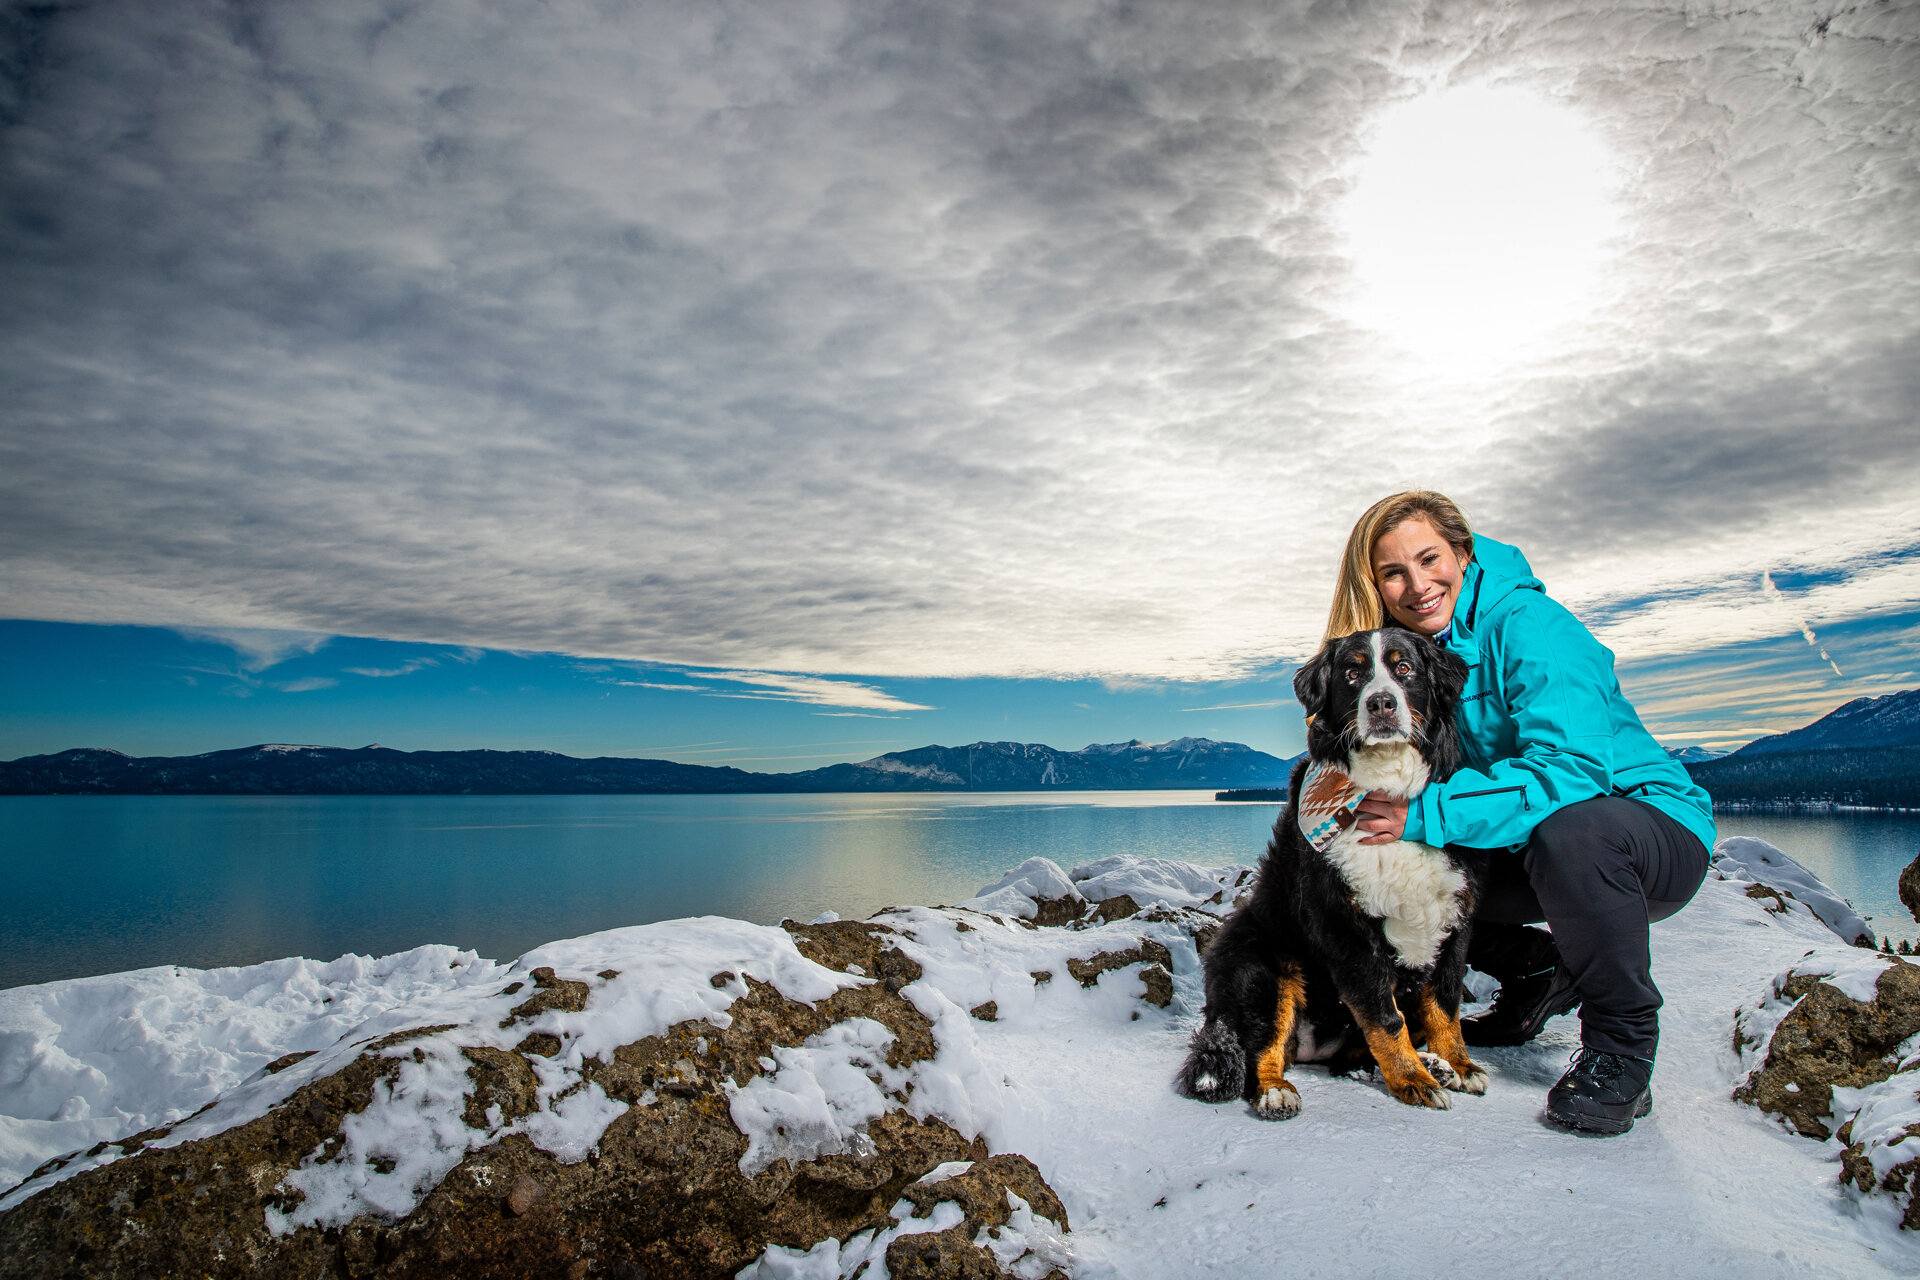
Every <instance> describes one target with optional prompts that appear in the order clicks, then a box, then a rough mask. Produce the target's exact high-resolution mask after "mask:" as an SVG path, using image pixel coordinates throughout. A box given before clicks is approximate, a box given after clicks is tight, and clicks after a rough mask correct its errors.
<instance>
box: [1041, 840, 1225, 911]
mask: <svg viewBox="0 0 1920 1280" xmlns="http://www.w3.org/2000/svg"><path fill="white" fill-rule="evenodd" d="M1239 870H1240V869H1239V868H1237V867H1232V868H1226V869H1224V870H1223V869H1221V868H1217V867H1196V866H1194V865H1193V864H1192V863H1191V862H1176V861H1175V860H1174V859H1172V858H1134V857H1128V856H1126V855H1124V854H1122V855H1119V856H1116V857H1112V858H1102V859H1100V860H1099V861H1098V862H1089V863H1086V864H1084V865H1082V866H1078V867H1075V868H1074V869H1073V870H1072V871H1071V872H1069V873H1068V877H1069V879H1071V880H1072V882H1073V886H1074V888H1075V889H1077V890H1078V891H1079V893H1080V894H1081V896H1082V897H1084V898H1086V899H1087V901H1089V902H1102V901H1105V900H1106V899H1108V898H1113V897H1118V896H1119V895H1120V894H1123V893H1124V894H1127V895H1129V896H1130V897H1132V899H1133V900H1134V901H1135V902H1136V903H1138V904H1139V905H1140V906H1142V907H1150V906H1152V905H1153V904H1154V903H1156V902H1162V903H1165V904H1166V905H1168V906H1170V907H1198V908H1200V909H1201V910H1203V911H1206V910H1211V911H1216V912H1223V913H1224V912H1225V911H1226V910H1227V909H1228V908H1227V907H1224V906H1221V905H1220V902H1219V901H1216V899H1219V900H1224V901H1226V902H1229V903H1230V902H1231V901H1232V899H1233V881H1234V880H1235V879H1236V878H1238V876H1239Z"/></svg>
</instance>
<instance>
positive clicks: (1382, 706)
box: [1367, 689, 1400, 716]
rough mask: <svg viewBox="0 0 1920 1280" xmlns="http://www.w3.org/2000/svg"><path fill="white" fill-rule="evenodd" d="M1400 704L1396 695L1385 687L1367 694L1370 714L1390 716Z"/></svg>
mask: <svg viewBox="0 0 1920 1280" xmlns="http://www.w3.org/2000/svg"><path fill="white" fill-rule="evenodd" d="M1399 705H1400V704H1399V702H1398V701H1397V700H1396V699H1395V698H1394V696H1393V695H1392V694H1390V693H1388V692H1387V691H1386V690H1385V689H1382V690H1381V691H1380V692H1378V693H1370V694H1368V695H1367V714H1368V715H1370V716H1390V715H1392V714H1393V712H1394V709H1395V708H1396V707H1398V706H1399Z"/></svg>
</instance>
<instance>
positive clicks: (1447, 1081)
mask: <svg viewBox="0 0 1920 1280" xmlns="http://www.w3.org/2000/svg"><path fill="white" fill-rule="evenodd" d="M1418 1052H1419V1058H1420V1065H1421V1066H1423V1067H1425V1068H1426V1069H1427V1074H1428V1075H1430V1076H1432V1077H1433V1082H1434V1083H1435V1084H1437V1085H1439V1086H1440V1087H1441V1088H1442V1089H1459V1088H1460V1087H1461V1085H1460V1076H1459V1073H1458V1072H1456V1071H1455V1070H1454V1069H1453V1064H1452V1063H1451V1062H1448V1061H1447V1060H1446V1059H1445V1058H1443V1057H1441V1056H1440V1055H1439V1054H1437V1053H1429V1052H1427V1051H1426V1050H1425V1049H1421V1050H1419V1051H1418Z"/></svg>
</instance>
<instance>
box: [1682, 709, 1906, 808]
mask: <svg viewBox="0 0 1920 1280" xmlns="http://www.w3.org/2000/svg"><path fill="white" fill-rule="evenodd" d="M1687 772H1688V773H1690V774H1692V775H1693V780H1694V781H1695V782H1698V783H1699V784H1700V785H1701V786H1702V787H1705V788H1706V790H1707V794H1709V795H1711V796H1712V797H1713V800H1714V803H1715V804H1716V805H1728V806H1732V807H1736V808H1792V807H1797V806H1802V805H1821V806H1824V805H1848V806H1858V807H1861V808H1868V809H1913V808H1920V689H1908V690H1906V691H1905V692H1902V693H1889V694H1883V695H1882V696H1880V697H1878V698H1856V699H1854V700H1853V701H1852V702H1849V703H1845V704H1844V705H1842V706H1839V707H1836V708H1834V709H1833V710H1832V711H1830V712H1828V713H1827V714H1826V715H1824V716H1822V717H1821V718H1820V719H1818V720H1816V721H1814V722H1813V723H1812V724H1809V725H1805V726H1802V727H1801V728H1798V729H1792V730H1789V731H1788V732H1786V733H1776V734H1770V735H1768V736H1767V737H1764V738H1755V739H1754V740H1753V741H1752V742H1749V743H1748V744H1747V745H1746V746H1744V747H1742V748H1740V749H1739V750H1738V751H1736V752H1734V753H1733V754H1731V755H1728V756H1722V757H1721V758H1720V759H1717V760H1706V761H1701V762H1699V763H1692V762H1689V763H1688V764H1687Z"/></svg>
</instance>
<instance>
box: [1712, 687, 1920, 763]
mask: <svg viewBox="0 0 1920 1280" xmlns="http://www.w3.org/2000/svg"><path fill="white" fill-rule="evenodd" d="M1916 746H1920V689H1908V690H1906V691H1905V692H1904V693H1888V694H1882V695H1881V696H1880V697H1878V698H1855V699H1854V700H1853V701H1852V702H1849V703H1846V704H1845V705H1843V706H1839V707H1836V708H1834V709H1833V710H1832V711H1829V712H1828V713H1827V714H1826V715H1824V716H1821V717H1820V718H1819V719H1818V720H1815V721H1814V722H1813V723H1812V724H1810V725H1806V726H1803V727H1802V728H1799V729H1791V730H1789V731H1787V732H1786V733H1775V734H1770V735H1769V736H1767V737H1764V738H1755V739H1754V740H1753V741H1752V742H1749V743H1748V744H1747V745H1746V746H1744V747H1742V748H1740V750H1739V751H1737V752H1735V753H1734V754H1736V755H1743V756H1757V755H1771V754H1772V753H1774V752H1777V751H1825V750H1829V749H1831V748H1834V747H1916Z"/></svg>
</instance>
